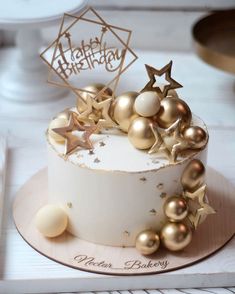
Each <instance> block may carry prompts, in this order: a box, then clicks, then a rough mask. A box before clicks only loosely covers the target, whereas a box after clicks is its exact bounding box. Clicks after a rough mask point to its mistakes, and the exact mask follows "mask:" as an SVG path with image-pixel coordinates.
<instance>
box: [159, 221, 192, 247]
mask: <svg viewBox="0 0 235 294" xmlns="http://www.w3.org/2000/svg"><path fill="white" fill-rule="evenodd" d="M191 240H192V231H191V229H190V228H189V227H188V226H186V225H185V224H183V223H167V224H166V225H165V226H164V227H163V228H162V230H161V241H162V243H163V245H164V246H165V247H166V248H167V249H169V250H171V251H178V250H182V249H183V248H185V247H186V246H187V245H188V244H189V243H190V242H191Z"/></svg>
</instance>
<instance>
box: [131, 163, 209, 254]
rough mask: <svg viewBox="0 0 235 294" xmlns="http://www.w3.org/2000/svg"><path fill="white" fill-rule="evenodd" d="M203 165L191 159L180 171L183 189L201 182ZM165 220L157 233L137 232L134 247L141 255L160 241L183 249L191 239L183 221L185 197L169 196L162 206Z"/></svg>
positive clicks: (152, 248)
mask: <svg viewBox="0 0 235 294" xmlns="http://www.w3.org/2000/svg"><path fill="white" fill-rule="evenodd" d="M204 177H205V167H204V165H203V164H202V162H201V161H200V160H197V159H193V160H191V161H190V162H189V164H188V165H187V166H186V168H185V170H184V171H183V173H182V177H181V184H182V187H183V190H184V191H190V192H194V191H195V190H197V189H198V188H199V187H200V186H201V185H202V184H203V183H204ZM163 211H164V213H165V216H166V217H167V222H166V224H164V226H163V227H162V229H161V231H160V233H159V234H158V233H157V232H155V231H154V230H151V229H148V230H145V231H142V232H140V233H139V234H138V236H137V238H136V249H137V250H138V251H139V252H140V253H141V254H143V255H150V254H153V253H155V252H156V251H157V250H158V248H159V246H160V243H161V244H162V245H163V246H164V247H165V248H167V249H168V250H170V251H179V250H182V249H184V248H185V247H186V246H188V245H189V243H190V242H191V240H192V229H191V227H190V226H189V225H188V224H187V223H186V222H185V220H186V218H187V216H188V214H189V211H190V209H189V205H188V201H187V199H185V198H184V197H183V196H179V195H175V196H171V197H169V198H168V199H167V200H166V201H165V203H164V207H163Z"/></svg>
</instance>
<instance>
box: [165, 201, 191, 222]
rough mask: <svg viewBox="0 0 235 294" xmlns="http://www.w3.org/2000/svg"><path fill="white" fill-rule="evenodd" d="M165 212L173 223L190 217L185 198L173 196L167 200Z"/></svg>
mask: <svg viewBox="0 0 235 294" xmlns="http://www.w3.org/2000/svg"><path fill="white" fill-rule="evenodd" d="M163 210H164V213H165V215H166V216H167V217H168V218H169V219H170V220H171V221H173V222H178V221H181V220H183V219H185V218H186V216H187V215H188V204H187V201H186V200H185V199H184V198H183V197H180V196H172V197H170V198H168V199H167V200H166V202H165V204H164V207H163Z"/></svg>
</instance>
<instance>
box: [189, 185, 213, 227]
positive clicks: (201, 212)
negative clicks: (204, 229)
mask: <svg viewBox="0 0 235 294" xmlns="http://www.w3.org/2000/svg"><path fill="white" fill-rule="evenodd" d="M205 195H206V185H203V186H201V187H200V188H199V189H197V190H196V191H195V192H193V193H191V192H188V191H184V192H183V196H184V197H186V198H189V199H191V200H193V201H195V199H198V203H199V204H200V207H199V208H198V209H197V210H196V213H195V214H193V213H190V214H189V215H188V219H189V221H190V223H191V224H192V226H193V227H194V229H197V227H198V225H199V223H200V219H201V217H202V216H207V215H209V214H214V213H216V211H215V210H214V208H212V207H211V206H210V205H209V204H208V203H206V202H205Z"/></svg>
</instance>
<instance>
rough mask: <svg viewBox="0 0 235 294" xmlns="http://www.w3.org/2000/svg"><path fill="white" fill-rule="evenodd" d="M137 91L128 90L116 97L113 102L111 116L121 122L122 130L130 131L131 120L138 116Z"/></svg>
mask: <svg viewBox="0 0 235 294" xmlns="http://www.w3.org/2000/svg"><path fill="white" fill-rule="evenodd" d="M138 95H139V93H137V92H126V93H123V94H122V95H120V96H118V97H116V98H115V100H114V102H113V104H112V107H111V108H112V110H111V116H112V117H113V119H114V120H115V121H116V122H117V123H118V124H119V127H120V129H121V130H122V131H124V132H126V133H127V131H128V128H129V126H130V123H131V121H132V120H133V119H134V118H136V117H138V114H137V113H136V112H135V110H134V103H135V99H136V97H137V96H138Z"/></svg>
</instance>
